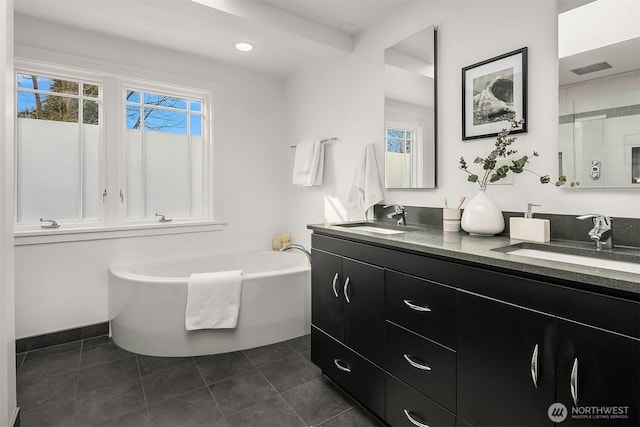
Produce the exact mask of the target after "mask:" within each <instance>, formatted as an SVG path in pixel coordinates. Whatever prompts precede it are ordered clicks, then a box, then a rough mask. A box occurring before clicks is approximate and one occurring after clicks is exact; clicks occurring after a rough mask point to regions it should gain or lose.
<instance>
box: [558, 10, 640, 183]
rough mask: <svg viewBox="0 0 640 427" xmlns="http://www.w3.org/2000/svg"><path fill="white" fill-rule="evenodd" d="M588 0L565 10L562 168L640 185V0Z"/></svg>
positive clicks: (575, 179) (561, 31)
mask: <svg viewBox="0 0 640 427" xmlns="http://www.w3.org/2000/svg"><path fill="white" fill-rule="evenodd" d="M580 3H582V5H581V6H580V7H577V8H574V9H571V10H568V11H565V12H562V13H560V14H559V15H558V37H559V38H558V53H559V61H560V67H559V70H560V75H559V82H560V92H559V93H560V102H559V106H560V117H559V135H558V142H559V144H558V152H559V167H560V175H566V176H567V181H568V182H569V183H570V184H571V187H572V188H612V187H617V188H621V187H628V188H640V2H638V1H637V0H622V1H621V0H596V1H593V0H583V1H581V2H580ZM561 4H562V3H561Z"/></svg>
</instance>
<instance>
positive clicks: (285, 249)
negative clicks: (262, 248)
mask: <svg viewBox="0 0 640 427" xmlns="http://www.w3.org/2000/svg"><path fill="white" fill-rule="evenodd" d="M289 249H298V250H299V251H302V252H304V254H305V255H306V256H307V258H309V264H311V252H309V251H308V250H307V248H305V247H304V246H302V245H296V244H293V245H287V246H285V247H283V248H282V249H280V252H285V251H288V250H289Z"/></svg>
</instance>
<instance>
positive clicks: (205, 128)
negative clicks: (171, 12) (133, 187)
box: [15, 60, 220, 239]
mask: <svg viewBox="0 0 640 427" xmlns="http://www.w3.org/2000/svg"><path fill="white" fill-rule="evenodd" d="M16 70H19V71H18V72H19V73H22V74H33V75H36V76H45V77H47V78H60V79H63V80H77V81H82V82H84V83H87V84H98V85H99V87H100V94H99V97H97V98H95V97H90V96H85V95H84V94H82V90H81V87H79V89H78V91H79V93H78V94H66V93H65V94H63V93H59V92H51V91H47V90H40V91H39V92H40V93H41V94H43V95H44V94H45V93H46V94H47V95H49V94H51V95H54V96H65V97H67V98H70V99H79V105H80V106H82V105H83V103H82V102H81V100H86V101H95V100H99V102H100V104H99V108H100V109H101V113H100V114H99V117H100V118H99V122H98V124H99V126H100V132H99V133H100V139H99V142H100V161H99V168H100V171H99V181H100V189H101V191H103V192H106V193H105V194H104V196H102V197H100V201H99V206H100V217H99V218H94V219H87V220H83V221H77V220H61V219H59V218H51V219H55V220H57V221H58V223H60V224H61V227H60V228H58V229H41V224H40V222H39V221H38V222H30V223H24V222H18V215H17V214H18V212H17V203H16V216H15V220H16V222H15V231H16V236H27V235H29V236H31V235H40V234H42V235H45V234H51V235H52V237H54V238H55V239H58V238H61V237H60V236H63V235H65V234H67V235H68V236H72V235H73V236H77V235H78V233H80V234H82V233H86V232H90V233H91V234H92V235H94V236H95V235H96V234H95V232H96V231H100V230H103V231H109V230H123V229H130V230H136V229H139V230H142V229H149V230H154V231H153V233H154V234H156V233H158V232H161V231H159V230H161V229H165V230H167V233H173V231H170V229H172V228H175V229H176V231H175V232H188V231H186V230H193V227H189V225H190V224H193V225H197V224H202V226H205V227H211V226H213V225H214V224H215V227H218V225H217V224H220V223H219V222H215V221H214V217H213V199H214V198H213V196H214V195H213V188H214V185H213V184H214V183H213V164H214V163H213V143H212V138H211V135H212V132H211V128H210V127H211V126H212V117H211V111H212V97H211V94H210V92H207V91H204V90H196V89H191V88H189V87H184V86H172V85H169V84H165V83H156V82H150V81H145V80H135V79H131V78H128V77H124V76H122V75H113V74H105V73H99V72H86V71H80V70H77V69H74V68H72V67H67V66H57V65H50V64H41V63H37V62H32V61H28V60H17V61H16ZM16 76H17V74H16ZM205 84H206V83H205ZM126 87H135V88H140V89H141V90H145V91H147V92H151V93H156V94H157V93H161V94H167V95H171V96H176V97H179V98H184V99H185V101H186V106H185V109H184V110H180V109H174V108H171V107H168V108H167V107H164V106H162V109H163V110H165V108H166V109H167V110H175V111H183V112H187V120H188V121H191V120H194V117H197V120H198V121H199V126H200V129H201V131H200V133H201V135H200V136H199V138H200V139H201V143H200V144H201V145H200V147H201V156H200V158H199V159H198V166H199V170H200V173H201V176H202V178H201V179H200V178H198V179H199V181H201V185H200V187H199V188H197V189H195V188H194V190H193V191H194V194H193V198H197V199H199V200H200V201H201V202H200V206H199V210H198V209H194V210H193V212H195V213H196V214H194V215H189V216H184V215H181V216H175V217H172V219H173V221H172V222H171V223H165V224H160V223H159V222H158V218H156V217H154V216H149V217H145V218H128V217H127V203H126V199H127V193H128V190H129V189H128V187H127V182H126V167H127V164H126V143H125V132H126V129H125V128H126V120H125V111H123V110H126V105H127V104H131V105H143V103H142V101H143V99H141V102H140V103H139V104H138V103H127V102H123V101H122V99H123V96H122V94H123V93H124V92H123V90H124V88H126ZM19 90H20V91H24V92H29V91H34V90H33V89H31V90H29V88H18V87H17V82H16V101H15V102H17V93H18V91H19ZM192 101H198V102H199V103H200V104H199V106H198V105H195V104H194V105H192ZM123 107H124V109H123ZM194 107H195V108H194ZM79 110H82V108H79ZM79 114H81V113H80V112H79ZM192 115H193V117H192ZM78 120H79V121H80V120H81V118H80V117H79V119H78ZM16 121H17V117H16ZM187 133H191V126H188V127H187ZM105 138H108V139H105ZM106 141H108V144H107V143H106ZM17 143H18V142H17V140H16V144H17ZM190 145H191V144H190ZM16 151H17V150H16ZM17 174H18V170H17V168H16V175H17ZM189 179H190V180H191V179H192V178H191V174H189ZM17 190H18V189H17V188H16V200H17V197H18V191H17ZM188 206H189V208H190V209H191V208H192V203H191V202H190V203H189V205H188ZM218 210H219V211H220V208H218ZM150 213H151V212H150ZM154 213H155V212H153V213H152V214H154ZM185 226H187V227H186V228H185ZM178 230H185V231H178ZM25 233H26V234H25ZM34 233H35V234H34ZM118 233H120V231H118ZM56 236H57V237H56Z"/></svg>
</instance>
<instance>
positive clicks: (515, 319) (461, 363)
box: [457, 291, 556, 427]
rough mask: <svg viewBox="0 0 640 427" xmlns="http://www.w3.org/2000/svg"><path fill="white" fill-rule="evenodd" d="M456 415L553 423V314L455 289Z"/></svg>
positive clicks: (481, 422) (484, 422)
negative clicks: (550, 416) (456, 330)
mask: <svg viewBox="0 0 640 427" xmlns="http://www.w3.org/2000/svg"><path fill="white" fill-rule="evenodd" d="M457 301H458V307H457V309H458V316H457V319H458V363H457V368H458V369H457V379H458V383H457V391H458V393H457V397H458V416H459V417H460V418H462V419H464V420H465V421H466V422H468V423H470V424H472V425H475V426H518V425H530V426H539V427H544V426H553V425H554V423H553V422H552V421H551V419H550V418H549V417H548V415H547V409H548V408H549V405H551V404H552V403H553V402H554V401H555V388H556V387H555V361H556V358H555V354H556V337H555V334H556V331H555V317H553V316H550V315H547V314H543V313H539V312H536V311H532V310H528V309H525V308H523V307H519V306H515V305H512V304H506V303H504V302H501V301H497V300H493V299H489V298H484V297H481V296H478V295H473V294H469V293H466V292H463V291H459V292H458V299H457Z"/></svg>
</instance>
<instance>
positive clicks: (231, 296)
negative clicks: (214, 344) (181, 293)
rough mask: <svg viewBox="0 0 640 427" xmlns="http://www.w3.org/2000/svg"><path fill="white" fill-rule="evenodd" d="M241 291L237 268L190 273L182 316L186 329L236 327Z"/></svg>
mask: <svg viewBox="0 0 640 427" xmlns="http://www.w3.org/2000/svg"><path fill="white" fill-rule="evenodd" d="M241 293H242V271H240V270H232V271H219V272H215V273H197V274H192V275H191V276H190V277H189V282H188V285H187V309H186V313H185V319H184V320H185V327H186V328H187V331H192V330H194V329H223V328H235V327H236V326H237V325H238V315H239V314H240V295H241Z"/></svg>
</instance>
